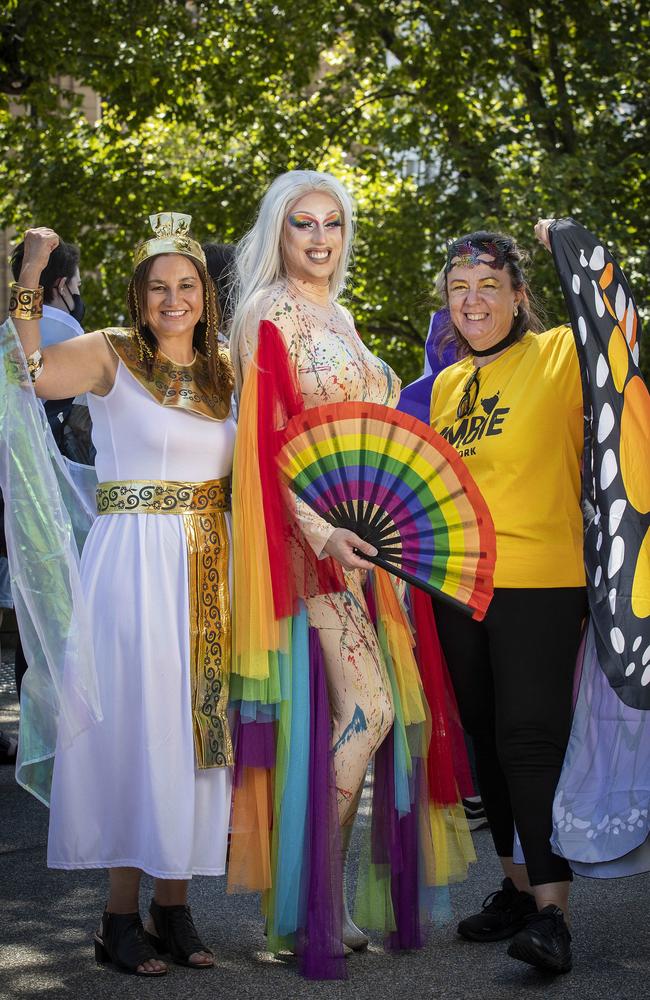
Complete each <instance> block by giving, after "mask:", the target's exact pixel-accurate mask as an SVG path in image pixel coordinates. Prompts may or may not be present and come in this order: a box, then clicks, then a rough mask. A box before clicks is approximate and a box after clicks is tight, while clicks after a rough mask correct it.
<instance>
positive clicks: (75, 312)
mask: <svg viewBox="0 0 650 1000" xmlns="http://www.w3.org/2000/svg"><path fill="white" fill-rule="evenodd" d="M80 285H81V279H80V277H79V268H77V269H76V271H75V273H74V275H73V276H72V278H61V280H60V281H59V284H58V287H56V289H55V292H56V293H58V296H59V298H60V299H61V301H62V302H63V304H64V306H65V308H66V309H67V310H68V314H69V315H70V316H72V318H73V320H75V322H77V323H78V324H79V325H80V326H81V324H82V323H83V318H84V315H85V312H86V304H85V302H84V300H83V299H82V297H81V293H80V291H79V288H80ZM75 286H76V288H77V291H73V290H72V289H73V288H74V287H75ZM82 333H83V330H82Z"/></svg>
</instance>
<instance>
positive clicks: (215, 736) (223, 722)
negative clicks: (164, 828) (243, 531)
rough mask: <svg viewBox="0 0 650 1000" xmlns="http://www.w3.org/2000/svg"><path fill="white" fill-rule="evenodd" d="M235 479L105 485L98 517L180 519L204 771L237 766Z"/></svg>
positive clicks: (197, 744) (195, 723)
mask: <svg viewBox="0 0 650 1000" xmlns="http://www.w3.org/2000/svg"><path fill="white" fill-rule="evenodd" d="M229 510H230V477H228V476H226V477H224V478H223V479H211V480H208V481H207V482H205V483H174V482H166V481H164V480H148V481H144V480H133V479H132V480H125V481H123V482H113V483H99V485H98V486H97V512H98V513H99V514H128V513H135V514H180V515H181V516H182V519H183V530H184V533H185V542H186V545H187V566H188V593H189V621H190V635H189V639H190V679H191V690H192V731H193V734H194V752H195V755H196V763H197V767H200V768H208V767H230V766H232V764H233V763H234V758H233V748H232V737H231V735H230V726H229V724H228V716H227V708H228V689H229V685H230V649H231V614H230V586H229V579H228V567H229V560H230V552H229V549H230V542H229V535H228V525H227V523H226V516H225V515H226V512H227V511H229Z"/></svg>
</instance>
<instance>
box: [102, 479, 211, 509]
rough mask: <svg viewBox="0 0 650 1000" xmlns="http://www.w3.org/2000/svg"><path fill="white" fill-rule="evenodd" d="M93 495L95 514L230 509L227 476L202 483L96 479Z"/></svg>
mask: <svg viewBox="0 0 650 1000" xmlns="http://www.w3.org/2000/svg"><path fill="white" fill-rule="evenodd" d="M96 497H97V513H98V514H203V513H206V514H208V513H213V512H216V511H227V510H230V477H229V476H225V477H224V478H223V479H209V480H208V481H207V482H205V483H174V482H166V481H164V480H134V479H130V480H124V481H122V482H109V483H99V485H98V486H97V491H96Z"/></svg>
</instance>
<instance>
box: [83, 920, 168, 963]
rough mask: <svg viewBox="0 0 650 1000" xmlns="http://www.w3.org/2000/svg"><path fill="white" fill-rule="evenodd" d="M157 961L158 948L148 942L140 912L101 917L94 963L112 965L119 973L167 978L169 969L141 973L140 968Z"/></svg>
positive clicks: (96, 937) (96, 935)
mask: <svg viewBox="0 0 650 1000" xmlns="http://www.w3.org/2000/svg"><path fill="white" fill-rule="evenodd" d="M157 959H158V955H157V953H156V950H155V948H153V947H152V946H151V944H150V943H149V941H148V940H147V935H146V934H145V930H144V927H143V926H142V920H141V919H140V914H139V913H109V912H108V910H104V912H103V914H102V923H101V934H100V933H99V931H97V932H96V934H95V961H96V962H97V964H98V965H106V963H107V962H112V963H113V965H114V966H115V968H116V969H119V971H120V972H127V973H129V974H131V975H133V976H149V977H150V978H151V977H154V978H155V977H158V976H166V975H167V969H160V970H159V971H158V972H153V971H152V972H147V970H146V969H143V970H142V972H140V971H139V970H138V966H139V965H144V963H145V962H151V961H155V960H157Z"/></svg>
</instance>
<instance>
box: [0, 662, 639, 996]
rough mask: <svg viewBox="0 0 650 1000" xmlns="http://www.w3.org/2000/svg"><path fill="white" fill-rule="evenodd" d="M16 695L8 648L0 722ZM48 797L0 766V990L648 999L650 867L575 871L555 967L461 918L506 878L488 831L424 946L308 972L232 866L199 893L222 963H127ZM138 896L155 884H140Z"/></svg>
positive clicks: (196, 901) (201, 883)
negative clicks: (105, 934) (106, 935)
mask: <svg viewBox="0 0 650 1000" xmlns="http://www.w3.org/2000/svg"><path fill="white" fill-rule="evenodd" d="M17 718H18V709H17V705H16V702H15V696H14V692H13V683H12V674H11V667H10V662H9V658H7V659H6V660H5V662H4V663H3V666H2V669H0V728H2V729H5V730H6V729H9V730H13V731H15V729H16V726H17ZM46 838H47V810H46V809H45V808H44V807H43V806H42V805H40V803H38V802H37V801H36V800H35V799H33V798H32V797H31V796H29V795H28V794H27V793H26V792H24V791H23V790H22V789H20V788H19V787H18V786H17V785H16V783H15V780H14V778H13V774H12V770H11V768H8V767H0V928H1V929H0V998H2V1000H5V998H7V1000H9V998H11V1000H23V998H26V1000H27V998H32V997H34V998H37V997H44V998H50V997H51V998H55V997H56V998H58V997H66V998H71V1000H74V998H79V1000H86V998H90V1000H104V998H113V997H120V998H121V997H124V998H130V997H134V998H135V997H142V998H145V1000H146V998H149V997H154V996H160V997H165V998H169V1000H176V998H186V997H191V998H192V1000H201V998H204V997H205V998H206V1000H207V998H209V1000H219V998H221V997H223V998H224V1000H225V998H227V1000H237V998H249V997H250V998H253V997H255V998H257V997H260V998H264V997H268V998H269V1000H275V998H282V1000H295V998H302V997H320V998H322V1000H335V998H336V1000H339V998H350V997H355V998H356V997H358V998H361V1000H366V998H368V1000H381V998H384V997H397V998H402V997H409V998H411V997H413V998H414V997H424V998H438V997H440V998H445V1000H447V998H448V1000H475V998H476V1000H478V998H481V1000H511V998H522V997H531V998H542V997H543V998H546V997H552V998H553V1000H565V998H566V1000H568V998H571V1000H583V998H584V1000H587V998H589V1000H598V998H608V1000H610V998H617V1000H618V998H620V1000H643V998H646V997H650V929H649V924H650V919H649V918H650V906H649V900H650V876H641V877H638V878H634V879H623V880H618V881H612V882H596V881H589V880H586V879H577V880H576V883H575V891H574V899H573V919H574V959H575V967H574V971H573V972H572V973H571V974H570V975H567V976H561V977H558V978H555V979H553V978H547V977H545V976H543V975H541V974H540V973H538V972H536V971H535V970H534V969H530V968H529V967H528V966H525V965H523V964H521V963H519V962H515V961H513V960H512V959H510V958H508V956H507V955H506V946H505V944H503V943H498V944H491V945H472V944H469V943H468V942H464V941H461V940H460V939H459V938H458V937H457V936H456V934H455V932H454V926H455V922H456V921H457V920H458V919H459V917H460V916H463V915H466V914H467V913H469V912H473V911H474V910H475V909H476V908H477V905H479V904H480V903H481V901H482V900H483V898H484V896H486V895H487V894H488V893H489V892H490V891H492V890H493V889H495V888H496V887H497V885H498V881H499V875H498V868H497V865H496V863H495V860H494V856H493V852H492V850H491V842H490V837H489V834H488V833H487V832H480V833H478V834H476V835H475V843H476V848H477V853H478V856H479V860H478V864H476V865H474V866H473V867H472V869H471V872H470V875H469V878H468V880H467V881H466V882H464V883H463V884H462V885H460V886H456V887H454V888H453V889H452V909H453V921H452V922H451V923H449V924H446V925H445V926H443V927H439V928H434V929H433V930H432V931H431V932H430V935H429V939H428V943H427V945H426V947H425V948H424V949H423V950H422V951H420V952H417V953H411V954H405V955H399V956H395V955H391V954H388V953H387V952H385V951H384V950H383V948H382V944H381V940H380V939H378V938H373V940H372V941H371V946H370V948H369V950H368V952H367V953H366V954H361V955H354V956H352V957H351V958H350V959H349V960H348V962H347V967H348V973H349V978H348V981H347V982H345V983H311V982H305V981H304V980H302V979H300V977H299V976H298V973H297V970H296V964H295V961H294V960H293V959H291V958H290V957H287V958H285V959H281V958H275V957H273V956H271V955H269V954H268V953H267V952H265V950H264V948H265V939H264V936H263V934H262V921H261V919H260V916H259V907H258V900H257V898H256V897H252V896H228V895H227V894H226V892H225V884H224V879H207V878H198V879H196V880H195V884H194V885H193V886H192V896H191V902H192V906H193V911H194V913H195V917H196V921H197V925H198V926H199V928H200V929H201V932H202V933H203V935H204V938H205V940H206V941H207V942H208V943H209V944H210V945H211V946H212V947H213V949H214V951H215V954H216V956H217V968H216V969H214V970H210V971H199V972H197V971H193V970H188V969H181V968H176V967H172V968H171V969H170V973H169V975H168V976H167V977H166V978H165V979H163V980H162V981H156V982H150V981H144V980H142V979H136V978H135V977H132V976H124V975H120V974H119V973H116V972H114V971H113V970H111V969H109V968H104V967H98V966H96V965H95V963H94V959H93V952H92V946H91V938H92V933H93V929H94V927H95V926H96V924H97V920H98V917H99V914H100V912H101V910H102V906H103V902H104V898H105V877H104V873H103V872H92V871H91V872H81V873H66V872H54V871H48V870H47V868H46V866H45V844H46ZM142 898H143V906H144V905H145V901H146V900H148V898H149V886H148V885H145V886H144V891H143V897H142Z"/></svg>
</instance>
